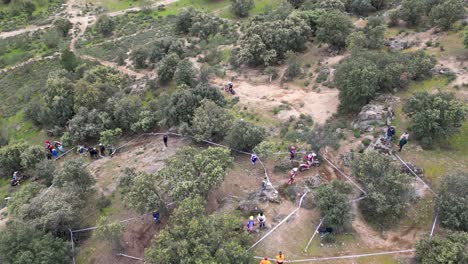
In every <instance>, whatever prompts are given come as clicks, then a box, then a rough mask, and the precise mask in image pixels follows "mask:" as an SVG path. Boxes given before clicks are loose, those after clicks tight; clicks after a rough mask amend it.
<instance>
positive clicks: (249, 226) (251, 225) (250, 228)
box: [247, 216, 255, 233]
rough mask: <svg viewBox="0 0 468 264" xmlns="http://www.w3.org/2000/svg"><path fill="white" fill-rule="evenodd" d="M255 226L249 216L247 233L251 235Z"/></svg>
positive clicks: (251, 217) (252, 218)
mask: <svg viewBox="0 0 468 264" xmlns="http://www.w3.org/2000/svg"><path fill="white" fill-rule="evenodd" d="M254 226H255V222H254V217H253V216H250V217H249V221H248V222H247V232H249V233H251V232H252V231H253V228H254Z"/></svg>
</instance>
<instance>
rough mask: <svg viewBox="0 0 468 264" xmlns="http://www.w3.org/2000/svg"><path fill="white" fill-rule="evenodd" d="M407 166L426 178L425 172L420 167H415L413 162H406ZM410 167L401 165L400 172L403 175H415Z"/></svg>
mask: <svg viewBox="0 0 468 264" xmlns="http://www.w3.org/2000/svg"><path fill="white" fill-rule="evenodd" d="M406 165H408V167H409V168H410V169H411V170H412V171H414V173H416V174H417V175H418V176H419V177H423V176H424V170H423V169H422V168H421V167H418V166H416V165H414V164H413V163H411V162H406ZM408 167H406V166H405V165H404V164H401V168H400V171H401V172H402V173H407V174H411V175H413V173H412V172H411V171H410V170H409V169H408Z"/></svg>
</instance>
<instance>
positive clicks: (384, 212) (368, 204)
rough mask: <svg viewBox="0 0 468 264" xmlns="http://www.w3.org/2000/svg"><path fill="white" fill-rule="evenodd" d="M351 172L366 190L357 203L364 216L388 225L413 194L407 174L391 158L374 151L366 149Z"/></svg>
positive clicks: (370, 220) (395, 221)
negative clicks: (363, 197) (362, 198)
mask: <svg viewBox="0 0 468 264" xmlns="http://www.w3.org/2000/svg"><path fill="white" fill-rule="evenodd" d="M352 168H353V173H354V175H356V177H357V178H358V179H359V181H360V182H361V183H362V184H363V185H364V188H365V189H366V190H367V197H366V199H364V200H362V201H361V202H360V203H359V207H360V209H361V211H362V213H363V215H364V218H365V219H366V220H367V221H369V222H371V223H378V224H379V225H380V226H382V227H387V226H390V225H392V224H395V223H397V221H398V220H399V219H401V217H403V216H404V215H405V212H406V210H407V208H408V207H409V200H410V197H411V195H412V191H413V190H412V187H411V185H409V178H408V175H406V174H402V173H401V172H400V168H399V167H398V166H396V165H395V164H393V163H392V160H391V159H390V158H389V157H387V156H384V155H382V154H379V153H377V152H372V151H370V152H367V153H366V154H363V155H362V156H361V157H359V158H358V159H357V160H356V161H355V162H354V163H353V166H352Z"/></svg>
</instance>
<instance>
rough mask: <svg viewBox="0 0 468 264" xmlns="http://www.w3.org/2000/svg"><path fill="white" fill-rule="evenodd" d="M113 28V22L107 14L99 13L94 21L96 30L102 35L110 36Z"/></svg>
mask: <svg viewBox="0 0 468 264" xmlns="http://www.w3.org/2000/svg"><path fill="white" fill-rule="evenodd" d="M114 28H115V22H114V20H113V19H112V18H111V17H109V16H108V15H101V16H99V18H98V19H97V21H96V30H97V32H99V33H100V34H102V35H103V36H110V35H111V34H112V32H113V31H114Z"/></svg>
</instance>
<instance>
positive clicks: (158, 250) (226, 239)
mask: <svg viewBox="0 0 468 264" xmlns="http://www.w3.org/2000/svg"><path fill="white" fill-rule="evenodd" d="M241 229H242V223H240V221H239V216H237V215H233V214H214V215H210V216H207V215H206V212H205V202H204V200H203V198H201V197H199V196H198V197H197V196H195V197H194V198H192V199H186V200H184V201H183V202H181V203H180V204H179V206H178V208H177V209H175V210H174V212H173V214H172V216H171V220H170V226H169V227H167V228H166V229H164V230H163V231H161V233H160V234H159V235H158V236H157V237H156V238H155V239H154V240H153V242H152V244H151V246H150V247H149V248H148V249H146V250H145V262H147V263H155V264H156V263H233V264H234V263H250V262H251V253H246V252H245V248H246V247H247V246H248V244H249V243H250V240H251V239H250V238H249V236H248V234H247V233H245V232H239V230H241Z"/></svg>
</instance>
